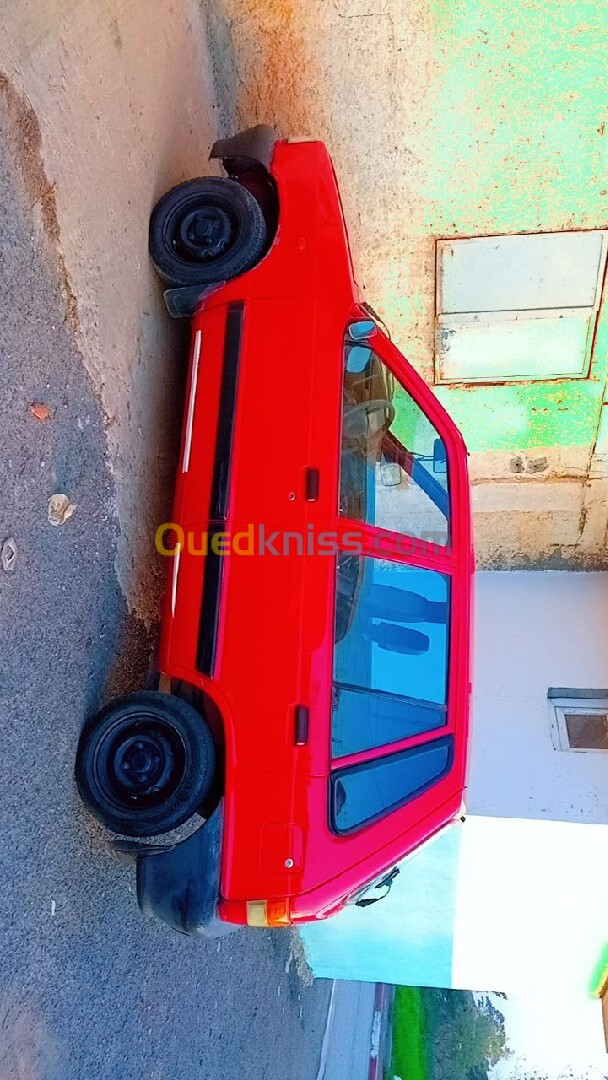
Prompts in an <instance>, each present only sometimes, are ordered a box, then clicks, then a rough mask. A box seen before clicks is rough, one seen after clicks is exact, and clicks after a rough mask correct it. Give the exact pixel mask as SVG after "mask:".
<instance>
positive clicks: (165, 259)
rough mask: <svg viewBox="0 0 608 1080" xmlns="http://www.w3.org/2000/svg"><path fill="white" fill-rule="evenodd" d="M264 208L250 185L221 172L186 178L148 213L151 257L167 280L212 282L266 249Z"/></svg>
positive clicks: (176, 284)
mask: <svg viewBox="0 0 608 1080" xmlns="http://www.w3.org/2000/svg"><path fill="white" fill-rule="evenodd" d="M266 241H267V232H266V222H265V220H264V214H263V213H262V209H261V207H260V205H259V203H258V202H257V200H256V199H255V198H254V196H253V195H252V194H251V192H250V191H248V190H247V188H245V187H243V185H242V184H239V183H237V181H236V180H230V179H225V178H223V177H219V176H208V177H201V178H200V179H198V180H187V181H186V182H185V183H184V184H178V186H177V187H174V188H172V189H171V190H170V191H168V192H167V193H166V195H163V197H162V199H160V201H159V202H158V203H157V204H156V206H155V207H154V210H153V211H152V216H151V218H150V258H151V259H152V262H153V263H154V265H155V267H156V269H157V270H158V273H159V274H160V276H161V277H162V278H163V280H164V281H166V282H167V283H168V284H169V285H172V286H174V287H179V286H182V285H183V286H186V285H214V284H218V283H219V282H222V281H229V280H230V279H231V278H235V277H238V275H239V274H243V273H244V272H245V271H246V270H250V269H251V268H252V267H253V266H255V264H256V263H257V262H258V261H259V259H260V258H261V257H262V255H263V254H264V251H265V249H266Z"/></svg>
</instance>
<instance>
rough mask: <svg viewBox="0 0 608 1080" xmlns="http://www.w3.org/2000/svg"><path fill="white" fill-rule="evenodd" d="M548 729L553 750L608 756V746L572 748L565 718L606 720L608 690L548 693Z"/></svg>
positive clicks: (607, 715) (607, 714)
mask: <svg viewBox="0 0 608 1080" xmlns="http://www.w3.org/2000/svg"><path fill="white" fill-rule="evenodd" d="M548 696H549V729H550V733H551V742H552V744H553V749H554V750H558V751H560V752H564V753H571V754H608V746H606V747H605V748H601V747H597V746H572V745H571V743H570V736H569V734H568V725H567V722H566V716H572V715H576V714H579V715H583V716H584V715H589V714H592V715H598V716H606V718H607V720H608V690H578V691H577V690H566V691H563V692H562V693H560V692H559V691H551V690H550V691H549V695H548Z"/></svg>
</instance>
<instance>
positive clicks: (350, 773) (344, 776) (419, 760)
mask: <svg viewBox="0 0 608 1080" xmlns="http://www.w3.org/2000/svg"><path fill="white" fill-rule="evenodd" d="M452 756H453V740H452V738H451V737H448V738H444V739H436V740H435V741H434V742H431V743H427V744H426V745H424V746H418V747H415V748H414V749H412V750H403V751H401V752H400V753H398V754H389V755H387V756H386V757H382V758H377V759H376V760H374V761H369V762H366V763H365V764H363V765H355V766H352V767H350V768H345V769H338V770H336V772H334V773H333V774H332V778H331V823H332V827H333V829H334V831H335V832H337V833H348V832H352V831H354V830H355V829H358V828H361V826H363V825H366V824H369V823H370V822H372V821H374V820H376V819H377V818H379V817H382V816H384V815H385V814H388V813H390V812H392V811H394V810H397V809H398V808H399V807H401V806H404V805H405V804H406V803H407V802H409V801H410V800H411V799H414V798H416V797H417V796H418V795H421V794H422V793H423V792H424V791H426V790H427V788H429V787H430V786H431V785H432V784H435V783H437V781H438V780H440V779H441V778H442V777H443V776H445V775H446V774H447V773H448V772H449V769H450V766H451V763H452Z"/></svg>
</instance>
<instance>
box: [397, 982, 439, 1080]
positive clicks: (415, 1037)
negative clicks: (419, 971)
mask: <svg viewBox="0 0 608 1080" xmlns="http://www.w3.org/2000/svg"><path fill="white" fill-rule="evenodd" d="M392 1023H393V1051H392V1056H391V1065H390V1070H389V1073H388V1075H389V1076H390V1078H391V1080H392V1078H393V1077H394V1076H399V1077H401V1080H429V1078H430V1076H431V1069H430V1066H429V1056H428V1054H429V1047H428V1044H427V1040H426V1037H425V1036H426V1027H427V1025H426V1019H425V1009H424V1003H423V1000H422V993H421V991H420V988H419V987H417V986H398V987H397V989H396V991H395V1001H394V1003H393V1013H392Z"/></svg>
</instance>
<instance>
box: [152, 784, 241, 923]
mask: <svg viewBox="0 0 608 1080" xmlns="http://www.w3.org/2000/svg"><path fill="white" fill-rule="evenodd" d="M222 816H223V815H222V807H221V805H220V806H219V807H218V809H217V810H216V811H215V813H214V814H213V815H212V816H211V817H210V818H209V820H208V821H206V822H205V824H204V825H202V826H201V827H200V828H199V829H197V831H196V832H194V833H192V834H191V836H189V837H188V838H187V839H186V840H182V841H181V842H180V843H177V844H174V845H173V846H172V847H165V848H150V849H149V851H146V850H145V848H144V849H143V850H142V848H141V847H140V850H139V853H138V855H137V900H138V903H139V906H140V908H141V910H142V911H143V913H144V915H152V916H154V917H155V918H157V919H161V920H162V922H165V923H167V925H168V926H171V927H172V928H173V929H174V930H177V931H178V932H179V933H180V934H187V935H189V936H190V937H197V938H199V937H218V936H220V935H221V934H225V933H228V932H229V929H230V928H229V927H228V926H227V924H226V923H224V922H222V921H221V920H220V919H219V917H218V914H217V909H218V899H219V873H220V849H221V840H222Z"/></svg>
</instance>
